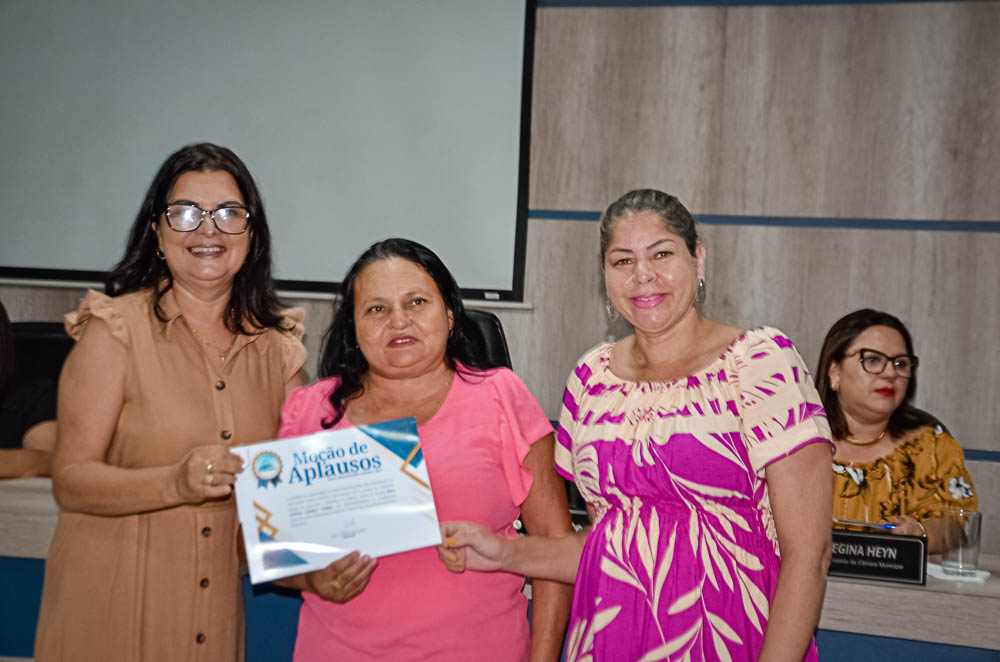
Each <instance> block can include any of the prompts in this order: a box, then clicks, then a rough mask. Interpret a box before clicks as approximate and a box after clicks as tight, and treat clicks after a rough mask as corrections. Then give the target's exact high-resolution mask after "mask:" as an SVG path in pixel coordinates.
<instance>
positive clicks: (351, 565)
mask: <svg viewBox="0 0 1000 662" xmlns="http://www.w3.org/2000/svg"><path fill="white" fill-rule="evenodd" d="M376 567H378V559H375V558H372V557H370V556H362V555H361V553H360V552H351V553H350V554H348V555H347V556H344V557H342V558H339V559H337V560H336V561H334V562H333V563H331V564H330V565H328V566H326V567H325V568H323V569H322V570H315V571H313V572H310V573H307V574H305V575H303V578H304V584H305V585H304V586H303V587H302V588H304V589H305V590H307V591H312V592H313V593H315V594H316V595H318V596H319V597H321V598H323V599H324V600H327V601H329V602H334V603H337V604H344V603H345V602H348V601H350V600H353V599H354V598H356V597H358V596H359V595H361V592H362V591H364V590H365V588H366V587H367V586H368V582H369V581H370V580H371V578H372V573H373V572H375V568H376Z"/></svg>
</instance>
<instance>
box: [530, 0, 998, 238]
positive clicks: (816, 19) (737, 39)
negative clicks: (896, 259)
mask: <svg viewBox="0 0 1000 662" xmlns="http://www.w3.org/2000/svg"><path fill="white" fill-rule="evenodd" d="M997 34H1000V3H996V2H983V3H896V4H885V5H869V4H864V5H846V6H845V5H827V6H784V7H773V6H765V7H658V8H651V7H646V8H610V9H608V8H605V9H543V10H540V11H539V17H538V37H537V43H536V56H535V79H534V80H535V86H534V100H535V102H534V105H535V111H534V123H533V125H532V132H533V149H532V185H531V206H532V207H533V208H539V209H573V210H576V209H587V210H597V209H603V208H604V207H605V206H606V205H607V204H608V203H609V202H610V201H611V200H612V199H614V198H615V197H617V196H618V195H620V194H621V193H623V192H624V191H626V190H628V189H630V188H635V187H638V186H646V185H655V186H656V187H658V188H663V189H665V190H669V191H671V192H673V193H676V194H677V195H679V196H680V197H681V199H682V200H684V201H685V202H686V203H688V204H689V206H690V207H691V209H692V210H693V211H695V212H697V213H723V214H743V215H772V216H797V215H805V216H824V217H826V216H836V217H841V216H845V217H886V218H908V219H962V220H994V219H996V218H997V209H1000V186H997V185H996V177H995V174H994V173H996V172H997V171H998V170H1000V73H998V70H997V67H996V63H997V62H998V61H1000V39H997V37H996V35H997Z"/></svg>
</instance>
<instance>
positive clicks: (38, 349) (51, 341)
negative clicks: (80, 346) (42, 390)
mask: <svg viewBox="0 0 1000 662" xmlns="http://www.w3.org/2000/svg"><path fill="white" fill-rule="evenodd" d="M11 326H13V327H14V382H13V383H15V384H18V383H21V382H25V381H28V380H30V379H32V378H34V377H49V378H51V379H53V380H58V379H59V373H60V371H61V370H62V365H63V362H64V361H65V360H66V356H67V355H68V354H69V351H70V350H71V349H72V348H73V339H72V338H70V337H69V335H67V333H66V329H65V327H64V326H63V323H62V322H14V323H13V324H12V325H11Z"/></svg>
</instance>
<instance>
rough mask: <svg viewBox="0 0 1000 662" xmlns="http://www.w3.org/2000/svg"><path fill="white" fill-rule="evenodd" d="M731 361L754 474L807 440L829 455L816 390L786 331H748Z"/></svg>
mask: <svg viewBox="0 0 1000 662" xmlns="http://www.w3.org/2000/svg"><path fill="white" fill-rule="evenodd" d="M735 360H736V375H735V376H736V381H737V384H736V386H737V391H738V393H739V398H738V400H737V402H738V406H739V410H740V414H741V416H740V418H741V420H742V427H743V430H742V433H743V439H744V441H745V443H746V444H747V447H748V452H749V457H750V464H751V465H752V466H753V468H754V470H755V471H756V472H757V474H758V475H760V476H763V474H764V468H765V467H767V465H769V464H771V463H772V462H776V461H778V460H780V459H782V458H785V457H788V456H789V455H791V454H792V453H795V452H796V451H798V450H799V449H801V448H803V447H804V446H807V445H809V444H813V443H823V444H826V445H827V446H828V447H829V448H830V452H831V453H833V451H834V450H835V447H834V445H833V441H832V440H831V439H832V435H831V434H830V425H829V423H827V420H826V411H825V410H824V409H823V404H822V402H821V400H820V398H819V393H818V392H817V391H816V387H815V385H813V381H812V377H810V375H809V371H808V370H807V369H806V366H805V362H804V361H803V360H802V356H801V355H800V354H799V352H798V350H797V349H795V345H793V344H792V341H791V340H790V339H789V338H788V337H787V336H786V335H785V334H783V333H782V332H781V331H779V330H777V329H772V328H769V327H763V328H761V329H755V330H753V331H748V332H747V333H746V336H745V339H744V340H743V342H742V347H738V348H737V350H736V353H735Z"/></svg>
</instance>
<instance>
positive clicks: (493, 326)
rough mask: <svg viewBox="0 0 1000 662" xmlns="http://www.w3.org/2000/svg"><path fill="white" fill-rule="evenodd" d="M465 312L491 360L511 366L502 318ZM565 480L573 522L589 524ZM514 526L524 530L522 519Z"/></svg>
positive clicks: (578, 498) (482, 312)
mask: <svg viewBox="0 0 1000 662" xmlns="http://www.w3.org/2000/svg"><path fill="white" fill-rule="evenodd" d="M465 312H466V313H468V315H469V318H470V319H472V321H474V322H475V323H476V326H478V327H479V331H480V332H481V333H482V334H483V339H484V340H485V341H486V355H487V356H488V357H489V358H490V362H491V363H493V364H495V365H502V366H506V367H508V368H511V367H512V366H511V363H510V352H509V351H508V350H507V337H506V336H505V335H504V332H503V325H502V324H501V323H500V319H499V318H498V317H497V316H496V315H494V314H493V313H490V312H487V311H485V310H477V309H475V308H466V310H465ZM565 482H566V500H567V501H568V502H569V514H570V517H571V518H572V519H573V523H574V524H576V525H577V526H588V525H589V524H590V520H589V519H588V518H587V504H586V502H585V501H584V500H583V497H582V496H581V495H580V492H579V490H577V489H576V485H575V484H573V483H572V482H571V481H565ZM514 526H515V527H517V528H519V530H521V531H522V532H523V528H521V525H520V521H518V522H517V523H516V524H515V525H514Z"/></svg>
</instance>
